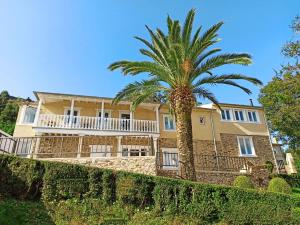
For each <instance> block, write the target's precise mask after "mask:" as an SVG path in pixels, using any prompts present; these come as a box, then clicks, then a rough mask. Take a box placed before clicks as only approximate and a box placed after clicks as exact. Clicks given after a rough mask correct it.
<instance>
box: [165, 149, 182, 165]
mask: <svg viewBox="0 0 300 225" xmlns="http://www.w3.org/2000/svg"><path fill="white" fill-rule="evenodd" d="M162 153H163V168H164V169H178V166H179V160H178V150H177V148H163V149H162Z"/></svg>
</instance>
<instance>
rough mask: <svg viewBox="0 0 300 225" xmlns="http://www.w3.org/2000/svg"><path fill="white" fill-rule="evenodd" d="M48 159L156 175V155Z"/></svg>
mask: <svg viewBox="0 0 300 225" xmlns="http://www.w3.org/2000/svg"><path fill="white" fill-rule="evenodd" d="M42 160H47V161H57V162H65V163H73V164H80V165H85V166H92V167H98V168H105V169H112V170H122V171H128V172H134V173H142V174H147V175H156V174H157V173H156V164H155V156H144V157H112V158H94V159H93V158H78V159H76V158H56V159H54V158H49V159H42Z"/></svg>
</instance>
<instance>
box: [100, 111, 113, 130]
mask: <svg viewBox="0 0 300 225" xmlns="http://www.w3.org/2000/svg"><path fill="white" fill-rule="evenodd" d="M101 115H102V114H101V111H98V112H97V116H98V117H99V118H101ZM109 118H110V111H104V115H103V127H102V128H103V129H104V130H107V129H110V126H111V123H110V120H109ZM99 127H101V119H99Z"/></svg>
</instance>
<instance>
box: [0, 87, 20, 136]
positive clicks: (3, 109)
mask: <svg viewBox="0 0 300 225" xmlns="http://www.w3.org/2000/svg"><path fill="white" fill-rule="evenodd" d="M20 101H22V99H18V98H15V97H13V96H10V95H9V93H8V92H7V91H2V92H1V93H0V129H1V130H3V131H4V132H6V133H8V134H11V135H12V134H13V132H14V129H15V124H16V119H17V116H18V110H19V106H18V102H20Z"/></svg>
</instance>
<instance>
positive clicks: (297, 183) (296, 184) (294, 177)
mask: <svg viewBox="0 0 300 225" xmlns="http://www.w3.org/2000/svg"><path fill="white" fill-rule="evenodd" d="M276 176H277V177H281V178H283V179H284V180H285V181H286V182H287V183H288V184H289V185H290V186H291V187H293V188H300V175H299V173H297V174H291V175H287V174H280V175H276ZM276 176H274V177H276Z"/></svg>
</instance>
